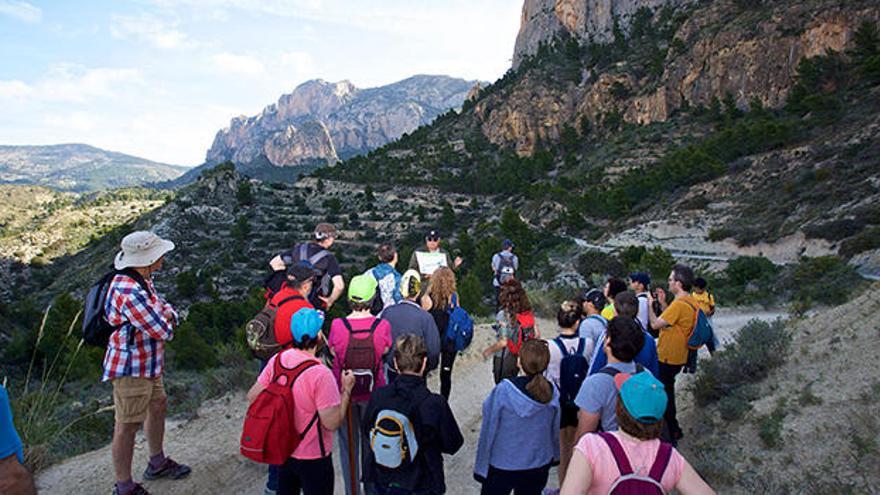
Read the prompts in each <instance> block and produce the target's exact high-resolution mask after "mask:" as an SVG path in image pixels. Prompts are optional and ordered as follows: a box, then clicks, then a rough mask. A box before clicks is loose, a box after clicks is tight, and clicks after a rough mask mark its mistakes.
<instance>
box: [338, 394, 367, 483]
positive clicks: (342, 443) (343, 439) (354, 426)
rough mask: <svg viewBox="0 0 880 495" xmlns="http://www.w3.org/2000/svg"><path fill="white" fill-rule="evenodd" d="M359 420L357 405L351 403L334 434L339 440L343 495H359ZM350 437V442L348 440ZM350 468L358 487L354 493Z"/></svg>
mask: <svg viewBox="0 0 880 495" xmlns="http://www.w3.org/2000/svg"><path fill="white" fill-rule="evenodd" d="M348 414H351V418H350V419H349V416H348ZM349 420H350V421H351V423H350V424H351V429H350V430H349ZM359 427H360V421H358V409H357V405H355V404H352V406H351V408H350V409H349V411H348V413H346V417H345V419H343V421H342V427H341V428H339V429H338V430H336V431H337V434H336V439H337V440H338V441H339V465H340V467H341V468H342V486H343V488H345V495H355V493H356V494H357V495H361V489H360V482H359V481H358V480H360V478H359V476H358V474H359V473H358V471H359V470H358V459H359V458H358V453H359V450H360V449H359V448H358V447H359V445H360V433H359V429H360V428H359ZM349 439H351V442H349ZM352 459H353V460H354V466H352V464H351V461H352ZM352 469H354V471H355V472H354V479H355V482H356V485H357V486H358V489H357V491H356V492H355V493H353V492H352V489H351V479H352Z"/></svg>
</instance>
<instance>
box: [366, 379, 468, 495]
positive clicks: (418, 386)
mask: <svg viewBox="0 0 880 495" xmlns="http://www.w3.org/2000/svg"><path fill="white" fill-rule="evenodd" d="M383 409H394V410H396V411H401V412H404V413H406V414H407V415H408V417H409V418H410V421H411V422H412V424H413V429H414V430H415V434H416V439H417V440H418V442H419V451H418V453H417V454H416V458H415V459H414V460H413V462H412V463H411V464H408V465H406V466H403V467H401V468H398V469H386V468H384V467H382V466H379V465H378V464H376V462H375V461H374V460H373V452H372V451H371V450H370V449H367V450H366V452H364V456H363V459H364V470H363V472H364V481H368V482H375V483H380V484H382V485H393V486H397V487H400V488H402V489H405V490H410V491H417V492H422V491H426V492H432V493H444V492H446V482H445V478H444V476H443V455H442V454H449V455H452V454H455V453H456V452H458V449H460V448H461V446H462V444H463V443H464V438H462V436H461V431H460V430H459V429H458V423H456V422H455V417H454V416H453V415H452V410H451V409H450V408H449V404H447V403H446V399H444V398H443V396H442V395H439V394H432V393H431V392H430V391H429V390H428V387H427V385H426V384H425V379H424V378H421V377H416V376H411V375H399V376H398V377H397V378H395V379H394V382H392V383H391V384H390V385H388V386H385V387H382V388H379V389H376V390H375V391H373V395H372V397H371V398H370V402H369V404H368V405H367V411H366V414H365V415H364V421H363V423H362V424H363V428H364V432H365V433H366V434H367V436H369V435H370V430H372V428H373V426H374V425H375V423H376V417H377V416H378V415H379V412H380V411H382V410H383ZM409 411H412V412H411V413H410V412H409Z"/></svg>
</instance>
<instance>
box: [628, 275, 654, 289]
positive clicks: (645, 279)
mask: <svg viewBox="0 0 880 495" xmlns="http://www.w3.org/2000/svg"><path fill="white" fill-rule="evenodd" d="M629 279H630V280H632V281H633V282H639V283H641V284H642V285H644V286H645V288H647V287H648V286H649V285H651V277H650V276H649V275H648V274H647V273H645V272H635V273H630V274H629Z"/></svg>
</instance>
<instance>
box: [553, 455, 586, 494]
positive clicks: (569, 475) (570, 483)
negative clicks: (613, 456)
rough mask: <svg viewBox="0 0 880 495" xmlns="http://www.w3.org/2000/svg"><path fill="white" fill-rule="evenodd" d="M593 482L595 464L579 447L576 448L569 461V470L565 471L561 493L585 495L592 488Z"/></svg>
mask: <svg viewBox="0 0 880 495" xmlns="http://www.w3.org/2000/svg"><path fill="white" fill-rule="evenodd" d="M592 484H593V466H591V465H590V462H589V461H588V460H587V456H585V455H584V454H583V452H581V451H580V450H578V449H574V452H573V453H572V455H571V460H570V461H569V463H568V471H566V473H565V481H564V482H563V483H562V490H561V491H560V492H559V493H560V495H583V494H584V493H587V492H588V491H589V490H590V485H592Z"/></svg>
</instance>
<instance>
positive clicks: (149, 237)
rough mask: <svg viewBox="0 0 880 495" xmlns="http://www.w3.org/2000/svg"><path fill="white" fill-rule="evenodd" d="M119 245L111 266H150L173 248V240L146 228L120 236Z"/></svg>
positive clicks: (124, 267)
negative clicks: (163, 237)
mask: <svg viewBox="0 0 880 495" xmlns="http://www.w3.org/2000/svg"><path fill="white" fill-rule="evenodd" d="M119 246H120V248H122V249H121V250H120V251H119V252H118V253H116V258H115V259H114V260H113V266H114V267H115V268H116V269H117V270H124V269H126V268H143V267H146V266H150V265H152V264H153V263H155V262H157V261H159V258H161V257H162V256H165V253H167V252H169V251H171V250H172V249H174V243H173V242H171V241H169V240H166V239H162V238H161V237H159V236H158V235H156V234H155V233H153V232H149V231H146V230H139V231H137V232H132V233H131V234H128V235H127V236H125V237H123V238H122V242H121V243H120V244H119Z"/></svg>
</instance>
